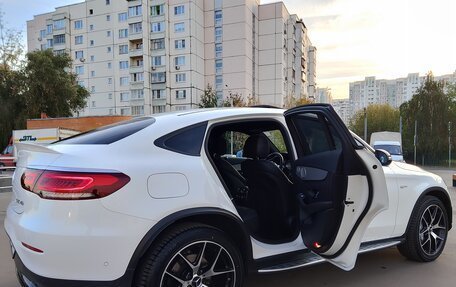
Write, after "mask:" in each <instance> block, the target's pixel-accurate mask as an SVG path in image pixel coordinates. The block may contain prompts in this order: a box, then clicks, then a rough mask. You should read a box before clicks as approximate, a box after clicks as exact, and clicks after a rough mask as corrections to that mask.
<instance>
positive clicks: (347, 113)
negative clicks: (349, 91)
mask: <svg viewBox="0 0 456 287" xmlns="http://www.w3.org/2000/svg"><path fill="white" fill-rule="evenodd" d="M331 104H332V106H333V108H334V110H335V111H336V113H337V114H338V115H339V117H340V118H341V119H342V121H343V122H344V123H345V124H346V125H348V123H349V121H350V118H351V116H352V113H351V103H350V100H349V99H335V100H333V101H332V103H331Z"/></svg>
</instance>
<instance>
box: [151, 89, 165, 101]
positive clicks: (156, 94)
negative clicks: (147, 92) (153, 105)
mask: <svg viewBox="0 0 456 287" xmlns="http://www.w3.org/2000/svg"><path fill="white" fill-rule="evenodd" d="M152 97H153V99H154V100H160V99H165V90H152Z"/></svg>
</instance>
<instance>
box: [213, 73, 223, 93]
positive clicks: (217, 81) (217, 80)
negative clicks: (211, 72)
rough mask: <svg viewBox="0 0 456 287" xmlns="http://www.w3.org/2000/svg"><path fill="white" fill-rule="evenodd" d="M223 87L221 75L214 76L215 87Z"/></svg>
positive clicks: (218, 88)
mask: <svg viewBox="0 0 456 287" xmlns="http://www.w3.org/2000/svg"><path fill="white" fill-rule="evenodd" d="M222 88H223V77H222V76H221V75H217V76H215V89H217V90H220V89H222Z"/></svg>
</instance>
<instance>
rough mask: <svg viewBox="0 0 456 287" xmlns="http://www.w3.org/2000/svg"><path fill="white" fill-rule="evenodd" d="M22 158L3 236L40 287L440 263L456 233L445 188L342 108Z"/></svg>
mask: <svg viewBox="0 0 456 287" xmlns="http://www.w3.org/2000/svg"><path fill="white" fill-rule="evenodd" d="M17 149H18V161H17V169H16V171H15V173H14V177H13V196H12V201H11V203H10V204H9V207H8V210H7V216H6V219H5V230H6V233H7V234H8V236H9V239H10V242H11V250H12V257H13V259H14V261H15V265H16V268H17V275H18V279H19V282H20V284H21V285H22V286H27V287H51V286H59V287H61V286H84V287H88V286H89V287H90V286H118V287H129V286H132V287H133V286H134V287H157V286H159V287H201V286H215V287H218V286H220V287H221V286H223V287H239V286H242V284H243V280H244V278H245V276H246V274H248V273H249V272H260V273H266V272H276V271H282V270H289V269H293V268H298V267H304V266H308V265H312V264H316V263H320V262H325V261H328V262H331V263H332V264H335V265H336V266H338V267H340V268H342V269H344V270H350V269H352V268H353V267H354V266H355V261H356V257H357V255H358V254H359V253H362V252H368V251H371V250H377V249H380V248H385V247H389V246H394V245H396V246H397V247H398V249H399V251H400V253H401V254H402V255H404V256H405V257H407V258H409V259H411V260H415V261H422V262H428V261H433V260H435V259H436V258H437V257H439V255H440V254H441V253H442V250H443V248H444V246H445V242H446V239H447V234H448V231H449V230H450V229H451V225H452V216H451V215H452V207H451V201H450V197H449V193H448V190H447V187H446V186H445V184H444V182H443V181H442V179H441V178H440V177H439V176H437V175H434V174H432V173H429V172H426V171H424V170H422V169H420V168H418V167H415V166H412V165H409V164H405V163H400V162H392V161H391V156H390V155H389V154H388V153H387V152H385V151H382V150H373V149H372V148H371V147H370V146H369V145H368V144H366V143H365V142H364V141H363V140H361V139H360V138H359V137H358V136H356V135H355V134H353V133H351V132H350V131H349V130H348V129H347V127H346V126H345V125H344V124H343V122H342V121H341V119H340V118H339V117H338V116H337V114H336V113H335V112H334V110H333V108H332V107H331V106H330V105H307V106H301V107H297V108H293V109H290V110H283V109H277V108H272V107H264V106H263V107H251V108H226V109H199V110H190V111H181V112H175V113H165V114H159V115H153V116H150V117H140V118H135V119H133V120H130V121H126V122H121V123H118V124H115V125H111V126H108V127H104V128H100V129H96V130H93V131H90V132H87V133H83V134H80V135H77V136H74V137H71V138H68V139H65V140H62V141H59V142H56V143H54V144H51V145H49V146H46V147H43V146H36V145H27V144H19V145H18V146H17Z"/></svg>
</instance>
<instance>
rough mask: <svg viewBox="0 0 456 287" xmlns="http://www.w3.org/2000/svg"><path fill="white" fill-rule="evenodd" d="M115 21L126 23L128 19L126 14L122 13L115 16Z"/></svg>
mask: <svg viewBox="0 0 456 287" xmlns="http://www.w3.org/2000/svg"><path fill="white" fill-rule="evenodd" d="M117 19H118V20H119V22H125V21H127V19H128V14H127V12H123V13H119V14H117Z"/></svg>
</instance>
